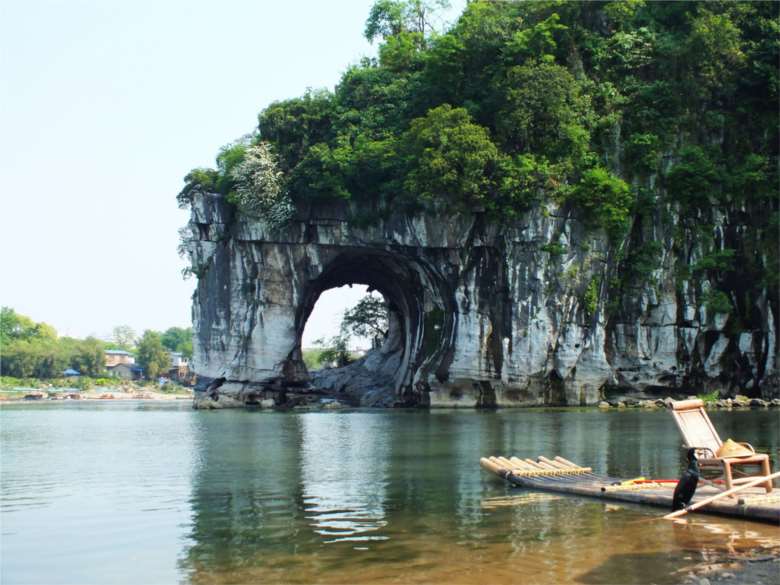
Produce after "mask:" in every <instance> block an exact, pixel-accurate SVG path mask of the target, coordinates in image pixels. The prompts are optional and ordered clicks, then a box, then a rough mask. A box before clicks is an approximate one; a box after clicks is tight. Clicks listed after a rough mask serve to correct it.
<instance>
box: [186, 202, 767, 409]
mask: <svg viewBox="0 0 780 585" xmlns="http://www.w3.org/2000/svg"><path fill="white" fill-rule="evenodd" d="M190 208H191V219H190V222H189V224H188V226H187V228H186V237H185V242H184V244H185V248H186V250H187V252H188V254H189V257H190V261H191V265H192V271H193V273H194V274H195V275H196V276H197V279H198V282H197V289H196V291H195V293H194V296H193V309H192V310H193V325H194V329H195V340H194V349H195V354H194V360H193V363H194V369H195V372H196V373H197V374H198V375H199V376H200V377H201V379H202V382H201V384H200V385H199V387H198V391H197V392H196V398H195V403H196V406H201V407H225V406H242V405H244V404H263V405H270V404H276V405H280V404H284V403H285V402H288V403H289V402H290V397H291V396H298V395H301V394H306V393H310V392H313V391H324V392H329V393H331V394H335V395H338V396H343V397H344V398H345V399H349V401H351V402H353V403H357V404H362V405H383V406H387V405H393V404H396V405H399V404H400V405H428V406H431V407H436V406H469V407H490V406H532V405H593V404H597V403H598V402H599V400H602V399H604V398H605V397H607V396H610V395H615V394H620V395H634V396H657V395H667V394H674V393H680V394H690V393H700V392H704V391H713V390H718V391H719V392H720V393H721V394H722V395H724V396H725V395H733V394H735V393H737V392H739V393H740V394H747V395H750V396H756V397H763V398H773V397H776V396H778V382H777V380H778V371H777V319H778V316H777V307H776V306H775V305H773V301H772V298H773V296H772V295H771V294H769V292H767V291H765V290H761V287H760V285H759V284H753V283H748V284H746V286H748V287H750V288H751V290H750V291H749V292H750V294H748V295H746V296H745V298H747V299H749V301H748V302H749V303H750V306H748V307H745V306H741V303H742V304H744V302H743V300H742V299H740V298H735V299H734V306H735V307H737V309H735V311H734V313H735V314H717V313H716V314H712V313H713V311H712V310H711V309H710V310H708V304H707V303H706V298H707V292H708V290H709V289H710V287H711V286H712V283H711V282H709V280H708V279H707V275H706V274H698V273H695V272H694V273H693V274H692V272H691V270H690V267H691V266H694V265H696V262H697V261H698V260H699V259H700V257H701V256H702V255H703V254H704V248H703V247H702V244H701V241H702V238H693V237H692V236H691V232H690V230H688V229H682V227H681V226H680V225H679V224H680V222H679V220H678V219H676V217H675V215H674V212H673V210H671V211H670V210H664V209H658V210H656V211H654V212H653V213H652V214H650V215H649V216H648V217H647V218H646V219H645V221H644V224H642V225H637V224H635V225H634V228H633V230H632V236H631V237H632V241H631V242H627V243H625V244H624V246H623V248H624V249H622V250H621V249H620V247H619V246H610V245H609V244H608V241H607V239H606V236H605V235H604V234H603V233H600V232H598V231H593V230H590V229H587V227H586V226H585V225H584V224H583V223H582V222H581V221H579V220H578V219H577V218H576V217H573V216H571V214H570V212H569V211H568V210H566V209H564V208H559V207H556V206H553V205H549V204H548V205H547V206H545V207H541V208H538V209H536V210H534V211H530V212H528V214H527V215H526V216H525V218H524V220H523V221H522V222H519V223H517V224H515V225H512V226H502V225H499V224H498V223H495V222H490V221H488V220H486V218H485V217H484V216H483V215H482V214H479V213H475V214H470V215H452V216H447V215H446V214H432V213H429V214H424V215H417V216H414V217H407V216H402V215H398V216H395V217H390V218H387V219H381V220H377V221H376V223H374V224H373V225H370V226H367V227H358V226H357V225H355V222H349V221H347V219H346V218H347V217H348V210H347V209H346V208H345V207H344V208H340V207H322V208H311V209H306V210H299V211H298V216H297V217H296V219H295V220H294V221H293V222H291V223H290V224H289V225H288V226H287V227H285V228H283V229H280V230H270V229H269V228H268V227H267V226H266V225H265V224H264V223H263V222H262V221H256V220H251V219H248V218H244V217H241V216H239V214H236V213H235V211H234V208H233V207H232V206H231V205H229V204H228V203H226V202H225V201H224V199H223V198H222V197H221V196H219V195H215V194H210V193H200V192H198V193H195V194H194V195H193V196H192V199H191V202H190ZM707 223H708V225H712V226H713V227H712V230H710V231H708V233H707V234H705V235H704V238H703V239H704V241H705V242H706V244H707V246H709V248H710V249H715V250H717V249H721V248H723V247H725V246H726V245H727V244H730V243H731V244H733V241H734V240H736V241H737V242H738V241H739V240H740V238H741V237H742V235H741V234H743V233H744V232H745V230H749V223H748V222H747V220H745V219H744V218H742V216H739V215H735V216H734V217H729V216H720V215H719V216H717V217H715V218H714V219H713V218H708V222H707ZM648 242H652V243H653V246H654V247H653V250H654V259H655V260H654V262H653V263H652V265H651V266H649V267H645V270H644V272H643V273H642V274H641V275H640V276H637V277H636V278H633V279H626V278H624V276H625V271H626V268H625V266H626V258H627V255H629V254H630V252H631V250H640V251H641V249H642V245H645V244H647V243H648ZM621 278H622V281H621ZM618 281H621V282H623V283H624V286H621V287H619V288H617V289H616V285H615V283H616V282H618ZM350 283H359V284H366V285H369V286H370V287H372V288H373V289H376V290H378V291H380V292H381V293H382V294H383V295H384V296H385V298H386V300H387V301H388V302H389V306H390V310H391V315H390V317H391V318H390V332H389V334H388V338H387V340H386V342H385V344H384V346H383V347H382V348H380V349H378V350H374V351H373V352H370V353H369V355H368V356H366V357H365V358H364V359H363V360H361V361H359V362H358V363H356V364H352V365H350V366H347V367H346V368H341V369H334V370H325V371H322V372H319V373H315V374H311V373H309V372H307V370H306V367H305V366H304V364H303V361H302V359H301V346H300V344H301V335H302V333H303V328H304V325H305V323H306V319H307V317H308V316H309V314H310V312H311V310H312V308H313V307H314V304H315V302H316V300H317V298H318V297H319V295H320V294H321V293H322V292H323V291H325V290H327V289H329V288H333V287H338V286H341V285H344V284H350ZM626 283H628V284H626ZM616 290H618V291H619V292H616ZM736 313H739V314H738V315H737V314H736ZM745 315H749V316H751V317H750V318H749V319H748V318H745Z"/></svg>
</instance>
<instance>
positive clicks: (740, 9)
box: [181, 0, 780, 238]
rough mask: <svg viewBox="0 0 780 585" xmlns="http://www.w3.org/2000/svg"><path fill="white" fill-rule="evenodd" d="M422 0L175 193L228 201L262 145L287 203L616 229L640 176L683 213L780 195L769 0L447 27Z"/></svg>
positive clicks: (371, 32)
mask: <svg viewBox="0 0 780 585" xmlns="http://www.w3.org/2000/svg"><path fill="white" fill-rule="evenodd" d="M429 4H430V3H426V2H424V1H422V0H397V1H396V0H378V1H377V2H376V4H375V6H374V8H373V9H372V11H371V13H370V15H369V21H368V23H367V26H366V36H367V38H369V39H370V40H373V39H381V44H380V46H379V57H378V59H364V60H363V62H361V63H360V64H359V65H356V66H353V67H351V68H349V69H348V70H347V71H346V73H345V74H344V75H343V77H342V80H341V82H340V83H339V84H338V85H337V87H336V88H335V90H334V91H332V92H331V91H326V90H322V91H309V92H307V93H306V94H305V95H303V96H301V97H298V98H292V99H289V100H286V101H283V102H278V103H274V104H272V105H270V106H269V107H268V108H266V109H265V110H264V111H262V112H261V113H260V116H259V124H258V128H257V132H256V133H255V134H254V135H252V136H251V137H248V138H245V139H242V140H240V141H238V142H236V143H234V144H232V145H229V146H227V147H225V148H223V150H222V151H221V152H220V154H219V156H218V158H217V169H216V170H208V169H196V170H194V171H192V173H190V174H189V175H188V177H187V185H186V187H185V189H184V190H183V192H182V194H181V197H182V198H183V199H184V200H186V199H187V196H188V194H189V193H190V192H191V191H192V190H193V189H206V190H216V191H219V192H222V193H223V194H226V195H228V196H229V197H230V198H232V200H234V201H235V202H237V203H238V202H240V201H241V198H240V196H239V193H240V192H241V186H242V184H243V185H246V180H245V178H242V175H241V174H240V173H238V174H237V173H236V172H235V171H236V169H237V168H239V167H240V165H242V162H243V161H244V160H245V157H246V155H247V152H250V151H251V149H252V148H253V147H255V146H256V145H258V144H261V143H262V144H267V145H269V146H270V149H271V150H272V151H273V156H275V157H276V158H277V164H278V171H280V172H281V175H279V176H280V177H282V178H283V183H284V187H283V190H284V193H283V195H284V196H285V197H286V196H287V192H288V191H289V195H290V196H291V197H292V199H293V201H296V202H301V201H312V200H315V201H321V200H333V199H348V200H358V201H359V200H364V201H370V202H371V204H372V205H371V206H372V208H374V209H376V208H379V209H380V210H381V209H388V210H389V209H390V208H391V207H392V208H393V210H398V209H399V208H401V209H403V208H405V209H409V210H416V209H420V208H435V207H437V206H445V205H446V206H447V208H448V209H453V208H454V209H460V210H485V211H487V212H488V213H490V214H492V215H494V216H496V217H501V218H504V219H510V220H511V219H512V218H514V217H517V215H518V214H520V213H522V212H523V211H525V210H527V209H528V208H529V206H532V205H535V204H536V203H537V202H539V201H540V200H544V199H546V198H556V199H557V200H560V201H570V202H571V203H572V204H573V205H574V206H575V207H576V208H578V209H580V210H582V212H583V214H584V215H585V217H586V218H587V219H589V220H590V222H591V223H592V224H594V225H596V226H600V227H604V228H606V229H607V231H608V233H609V234H610V235H611V236H612V237H613V238H617V237H619V236H621V235H623V234H624V233H625V231H626V229H627V228H628V226H629V220H630V217H631V212H632V210H633V211H636V209H637V207H638V202H640V201H643V197H642V196H643V193H642V190H643V186H649V185H650V184H652V186H658V185H660V190H659V189H658V188H656V189H654V190H653V192H654V194H656V193H663V194H664V196H665V197H667V198H668V199H669V200H671V201H674V202H676V203H678V204H679V205H681V206H684V207H685V208H688V209H696V208H702V207H707V206H710V205H713V204H715V205H717V204H720V203H727V202H739V201H744V200H746V199H751V198H752V199H756V198H764V199H768V200H769V199H772V200H774V199H775V198H776V192H775V191H776V189H775V186H776V184H777V145H778V135H777V132H778V123H777V122H778V117H777V107H776V106H777V97H778V70H777V64H778V38H780V37H779V36H778V33H779V32H780V26H779V25H778V14H777V13H778V5H777V4H776V3H772V2H739V3H738V2H731V1H728V2H726V1H722V2H721V1H714V2H644V1H642V0H621V1H617V2H569V1H555V0H552V1H547V0H545V1H529V2H488V1H474V2H471V3H469V4H468V5H467V7H466V9H465V11H464V13H463V14H462V15H461V16H460V18H459V19H458V21H457V22H456V23H455V24H454V25H453V26H452V27H451V29H450V30H449V31H447V32H445V33H443V34H437V33H436V32H435V31H433V30H432V29H431V27H430V26H429V25H428V22H429V18H428V17H429V15H430V11H431V8H432V7H431V5H429ZM648 177H652V181H651V182H650V183H648V180H647V179H648ZM275 189H276V191H275V192H276V193H279V191H280V190H281V189H282V188H280V187H279V186H278V185H275ZM244 191H245V192H246V189H244ZM645 195H646V194H645ZM646 199H647V197H645V199H644V203H645V204H646V203H647V201H646ZM266 205H268V204H267V203H266Z"/></svg>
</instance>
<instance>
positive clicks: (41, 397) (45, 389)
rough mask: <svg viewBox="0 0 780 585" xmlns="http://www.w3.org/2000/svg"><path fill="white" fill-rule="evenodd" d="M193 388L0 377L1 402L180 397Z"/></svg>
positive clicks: (171, 384) (103, 380)
mask: <svg viewBox="0 0 780 585" xmlns="http://www.w3.org/2000/svg"><path fill="white" fill-rule="evenodd" d="M183 399H192V390H191V389H190V388H187V387H185V386H181V385H179V384H176V383H174V382H170V381H168V382H166V383H165V384H159V383H157V382H150V381H143V382H141V381H130V380H116V379H111V378H81V379H75V380H74V379H67V378H63V379H53V380H40V379H35V378H29V379H16V378H7V377H3V378H2V379H0V404H11V403H19V402H49V401H73V400H79V401H90V400H183Z"/></svg>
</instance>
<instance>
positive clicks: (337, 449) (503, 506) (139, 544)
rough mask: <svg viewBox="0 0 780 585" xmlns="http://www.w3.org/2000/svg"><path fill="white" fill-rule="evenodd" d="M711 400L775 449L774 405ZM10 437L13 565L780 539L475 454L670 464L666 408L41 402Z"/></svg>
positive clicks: (310, 563) (656, 577)
mask: <svg viewBox="0 0 780 585" xmlns="http://www.w3.org/2000/svg"><path fill="white" fill-rule="evenodd" d="M711 418H712V419H713V422H714V424H715V425H716V427H717V428H718V430H719V432H720V434H721V436H722V437H723V438H724V439H725V438H726V437H732V438H735V439H737V440H741V441H748V442H750V443H752V444H753V445H754V446H755V447H756V448H757V449H758V450H763V451H768V452H771V453H772V456H773V459H776V457H777V450H778V447H779V446H780V428H779V427H780V426H779V425H778V424H777V414H776V413H774V412H772V411H735V412H729V413H726V412H715V413H712V414H711ZM0 438H1V439H2V458H1V459H0V495H1V496H2V508H1V512H2V517H1V518H0V519H1V520H2V528H1V529H2V533H1V534H0V545H1V547H2V552H3V563H2V568H1V569H0V571H1V572H0V581H2V582H3V583H105V582H113V583H141V582H144V583H163V582H164V583H172V582H192V583H248V582H279V581H284V582H290V583H310V582H316V583H345V582H350V583H351V582H368V581H371V582H379V583H382V582H387V583H401V582H402V583H408V582H412V583H428V582H451V583H474V582H480V583H517V582H523V583H564V582H576V583H679V582H681V581H682V580H684V577H685V574H686V573H687V572H688V571H689V570H690V569H691V568H692V567H696V566H699V567H700V566H701V565H702V564H718V563H721V562H723V561H724V559H726V560H728V559H729V558H733V557H738V556H740V555H743V554H748V553H751V554H753V553H758V554H764V553H763V552H762V551H772V550H777V547H778V546H780V535H778V530H777V528H776V527H773V526H769V525H763V524H757V523H748V522H741V521H736V520H727V519H720V518H710V517H707V518H703V517H697V518H695V519H693V520H691V521H690V522H688V523H687V524H675V523H671V522H661V521H659V520H657V518H658V517H659V516H660V515H661V513H662V512H661V511H659V510H654V509H646V508H641V507H638V506H622V505H614V504H606V503H603V502H600V501H593V500H589V499H581V498H571V497H565V496H557V495H555V494H544V493H540V492H524V491H522V490H518V489H514V488H511V487H509V486H508V485H506V484H505V483H504V482H503V481H501V480H499V479H498V478H497V477H495V476H493V475H492V474H488V473H486V472H484V471H482V470H481V469H480V467H479V458H480V457H481V456H485V455H492V454H513V455H517V456H519V457H535V456H537V455H540V454H545V455H548V456H552V455H556V454H560V455H563V456H564V457H566V458H568V459H570V460H572V461H576V462H578V463H581V464H583V465H589V466H592V467H593V468H594V471H595V472H597V473H607V474H609V475H614V476H620V477H634V476H639V475H644V476H648V477H666V478H674V477H677V476H678V475H679V472H680V470H681V469H682V464H683V462H682V454H681V450H680V448H679V447H680V443H681V439H680V436H679V433H678V432H677V430H676V428H675V426H674V423H673V421H672V418H671V416H670V415H669V414H668V413H667V412H664V411H658V412H645V411H636V410H628V411H621V412H617V411H608V412H601V411H596V410H506V411H498V412H474V411H452V410H449V411H432V412H418V411H414V412H399V411H354V412H327V413H317V412H311V413H285V414H283V413H265V412H245V411H218V412H204V411H192V410H190V409H189V405H187V404H180V403H174V404H161V403H135V404H121V403H116V404H115V403H111V404H102V403H101V404H34V405H13V406H4V407H3V408H2V409H0ZM775 467H776V465H775ZM43 559H45V562H42V560H43Z"/></svg>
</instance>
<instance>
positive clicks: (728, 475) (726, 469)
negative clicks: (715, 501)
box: [723, 461, 733, 490]
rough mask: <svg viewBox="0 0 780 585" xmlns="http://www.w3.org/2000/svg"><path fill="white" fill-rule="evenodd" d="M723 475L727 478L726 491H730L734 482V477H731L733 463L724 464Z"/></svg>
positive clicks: (726, 462) (725, 462)
mask: <svg viewBox="0 0 780 585" xmlns="http://www.w3.org/2000/svg"><path fill="white" fill-rule="evenodd" d="M723 475H724V476H725V480H726V489H727V490H730V489H731V488H732V487H733V486H732V483H731V482H732V481H733V477H732V475H731V462H729V461H724V462H723Z"/></svg>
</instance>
